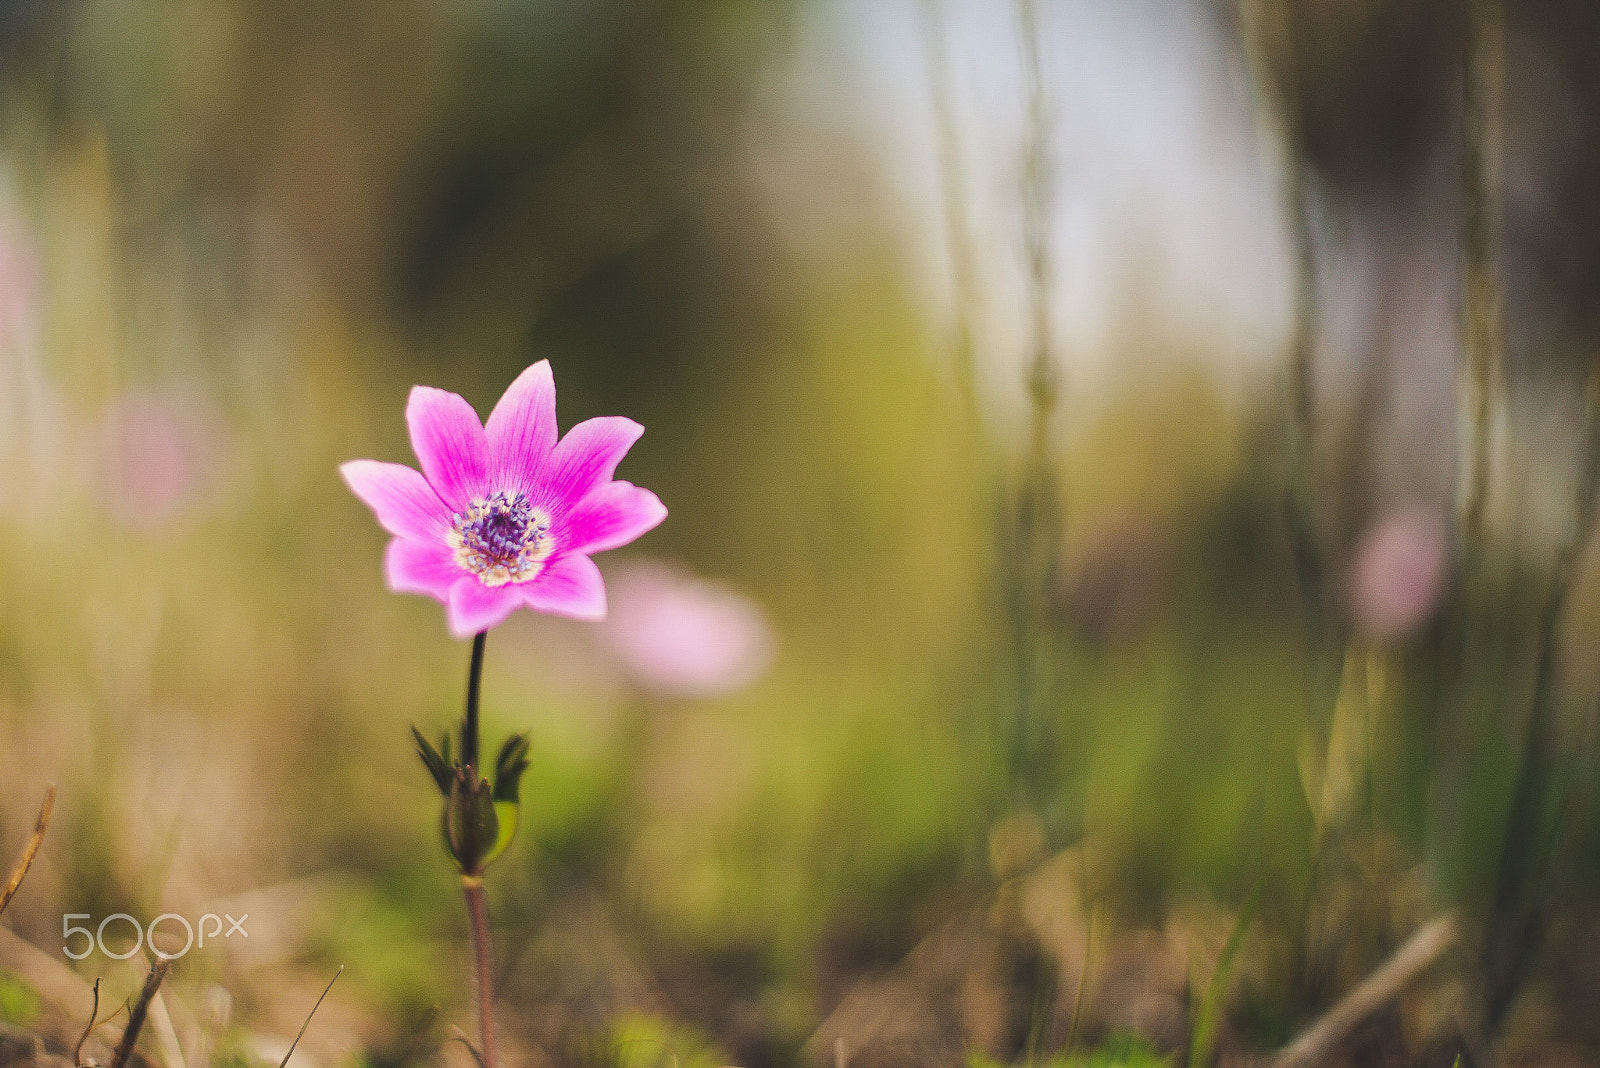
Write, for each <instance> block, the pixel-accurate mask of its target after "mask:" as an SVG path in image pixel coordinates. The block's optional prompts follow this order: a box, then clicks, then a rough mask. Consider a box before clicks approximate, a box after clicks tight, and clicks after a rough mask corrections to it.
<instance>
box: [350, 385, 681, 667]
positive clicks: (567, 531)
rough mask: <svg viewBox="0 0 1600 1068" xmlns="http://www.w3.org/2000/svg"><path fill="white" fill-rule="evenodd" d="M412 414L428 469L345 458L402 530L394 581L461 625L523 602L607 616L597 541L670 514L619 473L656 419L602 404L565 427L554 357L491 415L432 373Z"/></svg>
mask: <svg viewBox="0 0 1600 1068" xmlns="http://www.w3.org/2000/svg"><path fill="white" fill-rule="evenodd" d="M406 423H407V425H408V426H409V427H410V430H411V448H412V450H413V451H414V452H415V453H416V454H417V459H418V461H420V463H421V466H422V470H421V471H420V472H418V471H414V470H412V469H411V468H409V467H406V466H404V465H402V464H389V463H379V462H377V461H375V460H352V461H350V462H349V463H347V464H345V465H343V466H342V467H341V468H340V469H339V471H340V474H342V475H343V476H344V480H345V482H346V483H347V484H348V485H349V486H350V489H351V490H352V491H353V492H354V493H355V495H356V496H357V497H359V498H361V500H362V501H363V502H365V503H366V505H367V507H369V508H371V509H372V511H373V513H374V514H375V515H376V516H377V518H378V523H379V524H380V525H381V526H382V527H383V529H385V530H387V531H388V532H389V533H390V534H393V535H394V540H393V541H391V542H390V543H389V548H388V552H387V554H386V556H385V561H384V568H385V573H386V575H387V577H388V582H389V588H390V589H392V590H394V591H395V592H396V593H416V594H423V595H425V596H428V597H432V598H434V599H435V600H437V601H439V602H440V603H441V604H443V605H444V606H445V615H446V618H447V619H448V621H449V624H450V630H451V633H453V634H454V635H455V636H456V637H457V638H469V637H472V636H473V635H475V634H480V633H483V632H484V631H487V630H490V629H491V628H493V627H495V626H498V625H499V624H500V623H501V622H503V621H504V620H505V618H506V617H507V616H509V615H510V614H511V613H512V612H514V611H516V610H517V609H518V608H531V609H533V610H534V611H536V612H548V613H551V614H553V615H560V616H569V617H571V618H574V619H585V620H599V619H603V618H605V614H606V589H605V583H604V581H603V580H602V579H601V577H600V571H599V569H598V568H596V567H595V565H594V561H592V560H590V559H589V557H590V554H592V553H597V552H602V551H604V550H606V549H615V548H617V547H619V546H622V545H626V544H628V543H629V542H631V541H633V540H634V539H635V538H637V537H639V535H641V534H643V533H645V532H646V531H648V530H650V529H652V528H653V527H655V526H656V524H658V523H660V522H661V520H662V519H664V518H666V515H667V510H666V508H665V507H663V506H662V504H661V501H660V500H659V499H657V497H656V495H655V494H654V493H651V492H650V491H649V490H646V489H640V488H639V487H637V486H635V485H633V484H632V483H630V482H624V481H621V480H617V479H613V478H612V474H613V473H614V472H615V471H616V469H617V463H618V462H619V461H620V460H621V459H622V457H623V456H624V455H626V453H627V451H628V450H629V449H630V448H631V447H632V446H633V443H634V442H635V441H638V440H639V435H641V434H643V433H644V427H642V426H640V425H639V424H638V423H636V422H634V421H633V420H632V419H625V418H622V417H620V416H601V417H599V418H596V419H590V420H587V421H585V422H582V423H579V424H578V425H577V426H575V427H573V428H572V429H571V430H569V431H568V432H567V434H566V436H564V437H562V438H561V439H560V440H559V441H558V440H557V437H556V387H555V381H554V379H553V378H552V377H551V374H550V364H549V362H548V361H545V360H540V361H539V362H538V363H536V364H534V365H533V366H532V367H529V368H528V369H527V370H526V371H523V372H522V374H521V375H520V376H518V378H517V380H516V381H515V382H513V383H511V388H509V389H507V390H506V392H505V396H503V397H501V398H500V403H498V404H496V405H495V408H494V411H493V412H491V413H490V414H489V421H488V422H487V423H480V422H479V421H478V415H477V413H476V412H474V411H473V410H472V406H471V405H469V404H468V403H467V402H466V401H465V400H462V399H461V398H460V397H458V396H456V395H455V394H454V393H447V392H445V391H444V390H440V389H431V388H429V387H427V386H417V387H415V388H414V389H412V391H411V399H410V402H409V403H408V404H407V406H406Z"/></svg>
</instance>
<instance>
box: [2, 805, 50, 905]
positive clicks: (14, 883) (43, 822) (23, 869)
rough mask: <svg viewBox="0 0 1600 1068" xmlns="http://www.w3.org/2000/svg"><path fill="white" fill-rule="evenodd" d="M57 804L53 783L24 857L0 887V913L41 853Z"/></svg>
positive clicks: (19, 859)
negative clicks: (46, 831)
mask: <svg viewBox="0 0 1600 1068" xmlns="http://www.w3.org/2000/svg"><path fill="white" fill-rule="evenodd" d="M55 804H56V784H55V783H51V784H50V785H49V786H46V787H45V790H44V802H43V803H42V804H40V805H39V821H38V822H37V823H36V824H34V827H33V834H32V835H31V836H30V837H29V838H28V843H27V845H25V846H23V847H22V856H20V857H18V858H17V864H16V867H14V868H12V869H11V877H10V878H9V879H7V880H6V884H5V886H3V887H0V912H4V911H5V910H6V906H7V905H9V904H11V896H12V895H13V894H15V893H16V892H17V887H19V886H21V885H22V879H23V877H24V876H26V875H27V874H28V869H29V868H31V867H33V857H34V854H36V853H38V852H39V843H41V842H43V841H44V832H45V828H47V827H49V826H50V810H51V809H53V808H55Z"/></svg>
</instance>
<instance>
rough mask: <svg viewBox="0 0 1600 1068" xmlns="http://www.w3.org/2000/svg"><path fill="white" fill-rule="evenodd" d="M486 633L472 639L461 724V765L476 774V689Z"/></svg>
mask: <svg viewBox="0 0 1600 1068" xmlns="http://www.w3.org/2000/svg"><path fill="white" fill-rule="evenodd" d="M488 639H489V632H488V631H486V630H485V631H479V632H478V634H477V635H476V636H474V637H473V639H472V666H471V667H470V668H468V669H467V718H466V719H465V720H463V721H462V723H461V763H462V765H464V766H465V767H469V768H471V769H472V770H473V773H474V774H476V773H477V772H478V770H479V769H478V689H479V685H480V683H482V681H483V647H484V644H485V643H486V642H487V641H488Z"/></svg>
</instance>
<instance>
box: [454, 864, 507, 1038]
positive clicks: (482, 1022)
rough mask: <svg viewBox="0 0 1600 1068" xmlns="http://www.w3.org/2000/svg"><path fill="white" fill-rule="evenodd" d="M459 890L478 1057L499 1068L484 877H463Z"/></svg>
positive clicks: (492, 971) (491, 958) (492, 968)
mask: <svg viewBox="0 0 1600 1068" xmlns="http://www.w3.org/2000/svg"><path fill="white" fill-rule="evenodd" d="M461 889H462V892H463V893H465V894H466V898H467V918H468V919H469V920H470V921H471V924H472V956H473V963H474V966H475V970H474V973H473V974H474V979H475V982H474V985H473V990H474V993H475V995H476V996H477V999H478V1036H479V1053H480V1055H481V1057H482V1059H483V1068H499V1064H500V1058H499V1056H498V1055H497V1054H496V1052H495V1043H494V953H493V949H492V947H491V944H490V941H489V904H488V901H487V900H486V898H485V897H484V893H483V877H482V876H478V875H463V876H462V877H461Z"/></svg>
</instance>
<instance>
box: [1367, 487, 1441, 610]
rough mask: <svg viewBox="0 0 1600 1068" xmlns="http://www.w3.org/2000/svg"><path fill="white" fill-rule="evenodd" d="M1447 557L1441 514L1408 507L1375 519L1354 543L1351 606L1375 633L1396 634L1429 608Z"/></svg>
mask: <svg viewBox="0 0 1600 1068" xmlns="http://www.w3.org/2000/svg"><path fill="white" fill-rule="evenodd" d="M1448 558H1449V546H1448V534H1447V531H1446V529H1445V522H1444V517H1443V516H1441V515H1440V514H1439V513H1438V511H1437V510H1435V509H1431V508H1426V507H1410V508H1406V509H1403V510H1401V511H1397V512H1392V513H1390V514H1389V515H1387V516H1385V517H1384V518H1382V519H1380V520H1379V521H1378V522H1377V523H1375V524H1374V525H1373V526H1372V528H1371V529H1370V530H1368V531H1367V533H1366V535H1365V536H1364V537H1362V539H1361V542H1360V544H1359V545H1358V547H1357V548H1356V554H1355V565H1354V567H1353V569H1352V576H1351V589H1350V600H1351V611H1352V614H1353V615H1354V616H1355V618H1356V622H1357V623H1359V624H1360V625H1361V627H1362V629H1363V630H1365V631H1366V632H1367V633H1368V634H1371V635H1372V636H1373V637H1375V638H1381V639H1389V638H1398V637H1401V636H1403V635H1405V634H1407V633H1409V632H1410V631H1412V630H1413V629H1415V628H1416V626H1417V625H1418V624H1420V623H1421V622H1422V621H1423V620H1425V619H1426V618H1427V617H1428V615H1429V614H1430V613H1431V612H1432V611H1433V608H1434V605H1435V604H1436V603H1437V602H1438V599H1439V594H1440V592H1441V590H1442V589H1443V586H1444V578H1445V569H1446V564H1447V562H1448Z"/></svg>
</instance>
